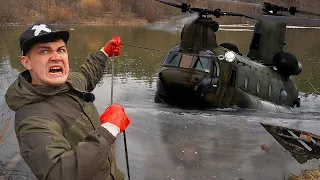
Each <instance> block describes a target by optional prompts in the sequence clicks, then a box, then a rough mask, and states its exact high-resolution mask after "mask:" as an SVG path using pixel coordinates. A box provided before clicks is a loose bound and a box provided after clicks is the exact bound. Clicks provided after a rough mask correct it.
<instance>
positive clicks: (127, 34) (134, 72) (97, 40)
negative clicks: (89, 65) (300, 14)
mask: <svg viewBox="0 0 320 180" xmlns="http://www.w3.org/2000/svg"><path fill="white" fill-rule="evenodd" d="M62 28H63V29H69V28H72V29H73V30H72V31H71V39H70V41H69V43H68V51H69V59H70V64H71V67H72V68H77V67H79V66H80V65H81V64H82V63H83V62H84V60H85V58H86V57H87V55H88V54H89V53H93V52H94V51H96V50H99V49H100V48H101V47H102V46H103V45H104V44H105V43H106V41H108V40H109V39H111V38H112V37H113V36H115V35H119V36H120V37H121V39H122V40H123V43H124V44H127V45H136V46H144V47H148V48H156V49H164V50H168V49H169V48H170V46H171V45H174V44H176V43H178V42H179V41H178V40H179V37H180V35H179V34H169V33H166V32H160V31H149V30H146V29H145V28H142V27H141V28H140V27H101V26H93V27H91V26H72V27H71V26H69V27H62ZM223 28H224V29H225V28H226V27H223ZM23 29H24V28H23V27H2V28H0V88H1V90H0V95H1V98H0V100H1V102H0V106H2V105H3V100H4V98H3V95H4V92H5V90H6V89H7V87H8V85H9V84H10V83H11V82H12V81H13V80H14V79H15V77H16V75H17V72H19V71H21V70H23V69H22V66H21V65H20V62H19V61H18V57H19V53H20V50H19V43H18V37H19V35H20V33H21V32H22V31H23ZM251 34H252V32H250V31H227V30H222V31H219V32H218V34H217V38H218V43H222V42H232V43H235V44H236V45H237V46H238V47H239V49H240V51H241V52H242V53H244V54H245V53H247V52H248V46H249V44H250V40H251ZM318 37H320V29H288V31H287V36H286V43H287V47H286V49H288V50H289V49H290V50H291V51H292V52H294V53H295V54H296V55H297V57H298V59H299V60H300V61H301V63H302V65H303V71H302V73H301V74H300V75H299V76H297V77H293V80H294V81H295V82H296V84H297V86H298V87H299V89H300V90H301V96H302V106H301V108H295V109H294V111H293V113H292V114H273V113H264V112H263V113H262V112H255V111H246V110H239V111H234V110H229V109H226V110H206V111H197V110H184V109H178V108H172V107H168V106H167V105H159V104H155V103H153V96H154V93H155V90H156V89H155V81H156V77H157V72H158V70H159V68H160V65H161V64H162V60H163V58H164V57H165V55H166V52H161V51H152V50H145V49H140V48H134V47H132V46H127V45H124V46H123V48H122V52H121V56H120V57H118V58H116V61H115V73H116V77H115V84H114V102H115V103H119V104H122V105H123V106H124V107H125V109H126V112H127V113H128V116H129V117H130V119H131V122H132V123H131V124H130V126H129V128H128V129H127V130H126V132H127V141H128V150H129V163H130V171H131V179H138V180H142V179H146V180H149V179H175V180H177V179H183V180H184V179H188V180H189V179H223V180H225V179H232V180H234V179H239V178H243V179H245V180H251V179H253V180H255V179H266V180H267V179H268V180H269V179H283V177H284V176H285V174H288V173H294V174H299V173H300V172H301V170H302V169H310V168H317V169H319V168H320V161H319V159H312V160H309V161H308V162H306V163H304V164H300V163H299V162H298V161H297V160H296V159H295V158H294V157H293V156H292V155H291V154H290V153H289V152H287V151H286V149H284V147H282V146H281V145H280V144H279V143H278V142H277V141H276V140H275V139H274V138H273V137H272V136H271V135H270V134H269V133H268V132H267V131H266V130H265V129H264V128H263V127H262V126H261V125H260V124H259V122H269V123H274V124H280V125H283V126H289V127H295V128H300V129H305V130H309V131H312V132H314V133H317V134H320V133H319V132H320V121H319V119H320V114H319V110H320V108H319V106H318V101H319V98H318V96H317V95H316V93H317V91H320V89H319V88H320V79H319V78H318V77H319V71H317V69H319V68H320V58H319V57H320V39H319V38H318ZM109 67H110V66H109ZM110 80H111V77H110V68H109V69H108V70H107V73H106V75H105V77H104V78H103V80H102V81H101V83H100V85H99V86H98V87H97V88H96V89H95V90H94V93H95V95H96V101H95V104H96V105H97V108H98V110H99V112H102V111H103V110H104V109H105V108H106V107H107V106H108V105H109V103H110V84H111V81H110ZM312 86H313V87H312ZM3 111H4V112H5V113H3V114H5V117H8V118H12V117H13V113H11V112H8V113H6V112H7V108H5V109H4V110H3ZM12 121H13V119H12ZM1 126H2V125H1V124H0V127H1ZM10 133H11V134H12V133H13V129H12V125H11V126H10V127H9V130H8V131H7V134H6V135H8V134H10ZM261 145H267V146H268V147H269V148H270V152H269V153H268V152H266V151H264V150H262V149H261ZM0 149H1V150H0V169H1V168H2V169H1V170H0V176H1V175H3V174H5V173H8V170H7V169H8V168H9V166H7V163H8V162H9V159H11V158H12V157H13V156H14V155H15V154H16V153H17V152H18V151H19V148H18V146H17V144H16V139H15V137H14V136H11V137H10V138H9V139H8V140H7V141H6V142H5V143H4V144H3V145H1V146H0ZM116 150H117V161H118V164H119V167H120V168H121V170H123V171H124V172H125V173H126V164H125V157H124V148H123V138H122V136H119V137H118V139H117V141H116ZM17 159H19V158H17ZM1 164H4V165H5V167H6V168H7V169H6V168H3V167H2V166H1ZM11 169H12V170H11V171H9V173H11V176H12V177H14V179H24V178H23V177H26V174H28V172H29V170H28V168H27V167H26V165H25V164H24V163H23V161H22V162H21V161H20V162H19V163H16V165H15V166H12V167H11ZM21 169H24V170H23V171H20V170H21ZM16 170H19V172H17V171H16ZM17 174H18V176H16V175H17ZM22 175H23V176H22ZM27 179H28V177H27Z"/></svg>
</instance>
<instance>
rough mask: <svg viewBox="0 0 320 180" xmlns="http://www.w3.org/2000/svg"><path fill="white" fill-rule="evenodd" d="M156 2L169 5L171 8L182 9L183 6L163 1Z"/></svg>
mask: <svg viewBox="0 0 320 180" xmlns="http://www.w3.org/2000/svg"><path fill="white" fill-rule="evenodd" d="M155 1H158V2H161V3H163V4H167V5H169V6H173V7H176V8H181V6H182V4H181V3H173V2H166V1H162V0H155Z"/></svg>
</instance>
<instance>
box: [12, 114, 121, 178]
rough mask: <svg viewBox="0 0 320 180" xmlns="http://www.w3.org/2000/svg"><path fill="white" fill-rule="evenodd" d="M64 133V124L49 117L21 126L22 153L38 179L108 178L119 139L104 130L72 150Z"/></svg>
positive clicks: (95, 131) (20, 141)
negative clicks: (111, 156) (113, 150)
mask: <svg viewBox="0 0 320 180" xmlns="http://www.w3.org/2000/svg"><path fill="white" fill-rule="evenodd" d="M62 132H63V131H62V128H61V126H60V124H58V123H57V122H55V121H54V120H51V119H48V118H45V117H34V116H33V117H28V118H27V119H24V120H23V121H22V122H21V123H20V125H19V127H18V129H17V138H18V140H19V145H20V153H21V156H22V157H23V159H24V160H25V161H26V162H27V164H28V165H29V167H30V168H31V170H32V171H33V173H34V174H35V176H36V177H37V178H38V179H39V180H42V179H49V180H51V179H77V180H78V179H90V177H91V176H93V175H95V174H97V173H98V172H101V171H103V172H104V174H105V177H107V174H108V172H110V162H109V160H108V157H109V155H110V153H111V144H112V143H113V142H114V141H115V137H114V136H112V135H111V134H110V133H109V132H108V131H107V130H106V129H104V128H103V127H101V126H100V127H99V128H97V129H96V130H94V131H91V132H90V134H89V135H88V136H87V137H86V138H85V139H84V140H83V141H82V142H79V144H78V146H77V147H76V148H73V149H72V148H71V146H70V144H69V143H68V141H67V140H66V139H65V138H64V136H63V134H62Z"/></svg>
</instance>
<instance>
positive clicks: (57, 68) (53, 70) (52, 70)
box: [49, 66, 63, 73]
mask: <svg viewBox="0 0 320 180" xmlns="http://www.w3.org/2000/svg"><path fill="white" fill-rule="evenodd" d="M49 72H50V73H63V69H62V67H61V66H52V67H50V69H49Z"/></svg>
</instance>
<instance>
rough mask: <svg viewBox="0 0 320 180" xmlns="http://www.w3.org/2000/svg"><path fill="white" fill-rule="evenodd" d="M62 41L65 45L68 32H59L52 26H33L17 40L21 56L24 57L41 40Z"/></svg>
mask: <svg viewBox="0 0 320 180" xmlns="http://www.w3.org/2000/svg"><path fill="white" fill-rule="evenodd" d="M46 38H47V39H51V38H52V39H62V40H63V41H64V42H65V43H66V44H67V42H68V40H69V31H60V30H58V29H57V27H56V26H54V25H47V24H34V25H32V26H30V27H29V28H28V29H26V31H24V32H23V33H22V34H21V35H20V38H19V41H20V48H21V52H22V55H23V56H24V55H26V54H27V52H28V51H29V50H30V48H31V47H32V46H33V45H34V44H36V43H38V42H41V41H42V40H43V39H46Z"/></svg>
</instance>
